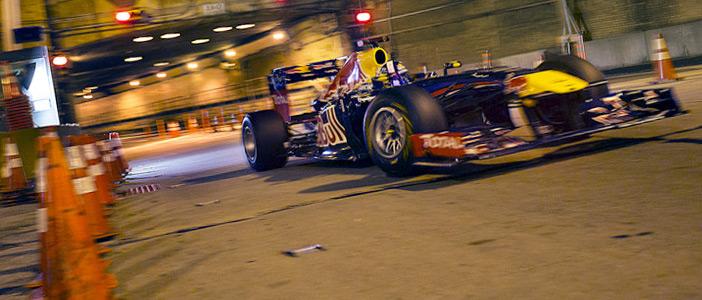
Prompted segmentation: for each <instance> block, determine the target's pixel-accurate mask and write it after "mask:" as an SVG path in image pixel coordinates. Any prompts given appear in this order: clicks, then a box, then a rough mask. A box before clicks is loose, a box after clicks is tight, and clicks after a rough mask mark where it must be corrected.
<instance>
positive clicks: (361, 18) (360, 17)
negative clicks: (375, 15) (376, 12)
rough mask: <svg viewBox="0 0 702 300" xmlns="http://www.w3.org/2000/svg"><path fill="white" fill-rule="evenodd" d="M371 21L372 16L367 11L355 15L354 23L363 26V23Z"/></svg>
mask: <svg viewBox="0 0 702 300" xmlns="http://www.w3.org/2000/svg"><path fill="white" fill-rule="evenodd" d="M371 19H372V16H371V14H370V13H369V12H367V11H361V12H358V13H356V22H358V23H361V24H365V23H368V22H370V20H371Z"/></svg>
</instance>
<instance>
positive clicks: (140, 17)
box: [115, 9, 151, 24]
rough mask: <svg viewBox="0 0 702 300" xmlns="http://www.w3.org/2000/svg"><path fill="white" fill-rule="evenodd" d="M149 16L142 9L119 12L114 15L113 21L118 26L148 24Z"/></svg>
mask: <svg viewBox="0 0 702 300" xmlns="http://www.w3.org/2000/svg"><path fill="white" fill-rule="evenodd" d="M150 17H151V16H150V15H149V14H148V13H146V11H144V10H142V9H131V10H120V11H117V12H116V13H115V21H117V23H120V24H139V23H148V22H149V20H150Z"/></svg>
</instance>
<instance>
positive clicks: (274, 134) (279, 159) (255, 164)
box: [241, 110, 289, 172]
mask: <svg viewBox="0 0 702 300" xmlns="http://www.w3.org/2000/svg"><path fill="white" fill-rule="evenodd" d="M288 137H289V134H288V130H287V127H286V125H285V121H283V118H282V117H281V116H280V114H278V112H276V111H274V110H264V111H258V112H253V113H250V114H247V115H246V117H244V121H243V122H242V125H241V141H242V145H243V147H244V155H245V156H246V161H247V162H248V163H249V166H250V167H251V169H254V170H255V171H259V172H262V171H266V170H270V169H276V168H282V167H283V166H285V163H287V162H288V157H287V155H286V152H285V147H284V145H283V143H285V142H286V141H287V140H288Z"/></svg>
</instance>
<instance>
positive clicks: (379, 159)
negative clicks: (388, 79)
mask: <svg viewBox="0 0 702 300" xmlns="http://www.w3.org/2000/svg"><path fill="white" fill-rule="evenodd" d="M446 128H448V121H447V119H446V114H445V113H444V111H443V109H442V108H441V107H440V106H439V104H438V103H436V100H435V99H434V98H433V97H432V96H431V95H430V94H429V93H427V92H426V91H424V90H423V89H421V88H418V87H414V86H403V87H399V88H393V89H388V90H385V91H383V92H381V93H380V94H379V95H378V96H377V97H376V98H375V99H374V100H373V102H372V103H371V104H370V105H369V106H368V109H367V110H366V114H365V117H364V136H365V140H366V147H367V149H368V153H369V154H370V157H371V159H372V160H373V162H374V163H375V164H376V165H377V166H378V167H379V168H380V169H382V170H383V171H385V173H387V174H388V175H391V176H409V175H413V174H416V173H417V172H418V169H417V167H416V166H414V161H415V157H414V155H413V154H412V145H411V139H410V136H411V135H413V134H415V133H422V132H433V131H441V130H445V129H446Z"/></svg>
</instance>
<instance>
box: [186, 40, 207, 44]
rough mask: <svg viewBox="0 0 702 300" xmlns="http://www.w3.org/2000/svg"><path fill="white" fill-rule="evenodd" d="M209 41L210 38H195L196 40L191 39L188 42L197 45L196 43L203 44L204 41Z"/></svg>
mask: <svg viewBox="0 0 702 300" xmlns="http://www.w3.org/2000/svg"><path fill="white" fill-rule="evenodd" d="M209 42H210V39H197V40H193V41H191V42H190V43H191V44H193V45H198V44H204V43H209Z"/></svg>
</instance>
